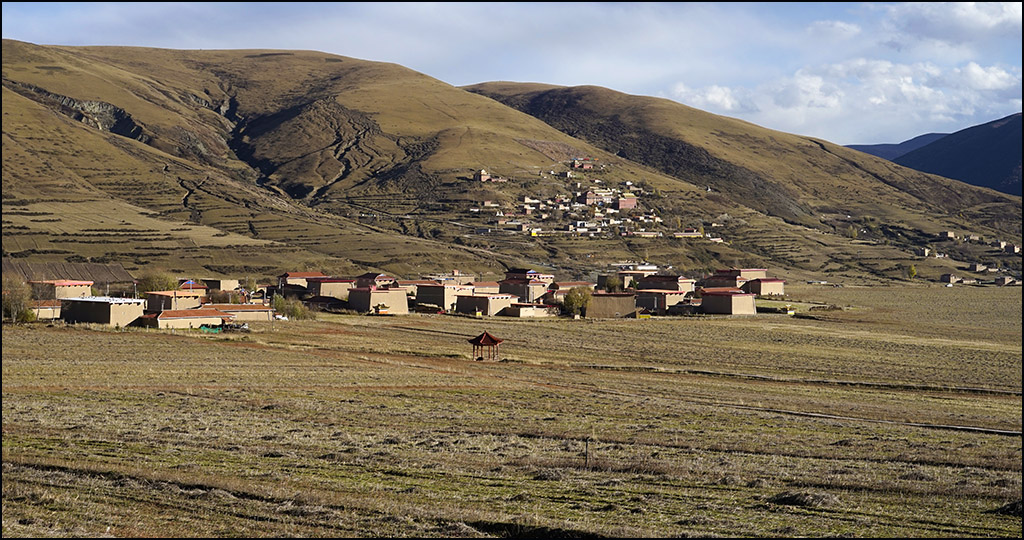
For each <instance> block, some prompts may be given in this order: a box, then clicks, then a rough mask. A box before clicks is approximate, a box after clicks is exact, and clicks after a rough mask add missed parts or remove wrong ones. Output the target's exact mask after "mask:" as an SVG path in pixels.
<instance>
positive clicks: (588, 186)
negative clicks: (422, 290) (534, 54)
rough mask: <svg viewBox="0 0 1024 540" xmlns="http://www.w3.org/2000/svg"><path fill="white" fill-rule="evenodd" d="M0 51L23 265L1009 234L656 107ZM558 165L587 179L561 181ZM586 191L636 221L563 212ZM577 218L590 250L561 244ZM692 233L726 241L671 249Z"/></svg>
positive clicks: (871, 270) (858, 256) (848, 271)
mask: <svg viewBox="0 0 1024 540" xmlns="http://www.w3.org/2000/svg"><path fill="white" fill-rule="evenodd" d="M3 47H4V55H3V58H4V60H3V86H4V90H3V100H4V101H3V102H4V120H3V135H4V138H3V160H4V175H3V197H4V237H3V238H4V254H5V255H9V256H12V257H16V258H23V259H26V260H38V261H40V262H47V261H67V262H100V263H122V264H124V266H125V267H126V268H128V269H129V270H131V269H132V268H141V267H143V266H146V265H159V266H164V267H169V268H173V269H180V270H182V271H184V270H189V271H195V270H204V271H207V272H214V273H237V272H240V271H244V272H251V273H256V274H262V275H275V274H276V273H279V272H281V271H285V270H294V269H297V268H296V267H301V268H298V269H305V268H311V269H312V268H316V269H321V270H324V271H328V272H337V273H351V272H361V271H362V270H364V269H367V268H370V269H381V270H385V271H388V272H391V273H395V274H397V275H399V276H402V277H406V276H408V277H416V275H417V274H419V273H422V272H425V271H432V270H446V269H451V268H455V267H459V268H463V269H466V270H467V271H473V272H477V273H488V272H491V273H496V274H499V273H500V272H501V271H503V269H504V268H506V267H508V266H510V265H548V266H551V267H552V268H553V269H555V270H557V271H558V272H559V273H563V274H567V275H583V274H586V273H588V272H592V271H594V270H595V269H599V268H604V267H606V265H607V264H608V263H609V262H613V261H617V260H621V259H649V260H656V261H658V262H660V263H662V264H667V265H673V266H675V267H676V268H679V269H686V270H693V271H700V270H702V269H707V268H714V267H718V266H723V265H758V266H770V267H773V268H777V269H778V273H780V274H786V275H792V276H794V277H802V276H805V275H807V276H810V275H816V274H822V273H825V274H828V273H840V274H842V275H847V276H849V277H851V278H871V279H888V278H891V277H895V276H898V275H899V273H900V268H901V267H903V266H905V265H906V264H907V261H908V257H909V256H910V255H909V249H910V248H911V247H912V246H913V245H914V244H915V243H920V242H921V241H922V240H926V239H927V238H928V237H929V235H932V234H934V233H935V232H938V231H941V230H946V229H957V230H962V231H971V232H975V233H978V234H981V235H984V236H985V237H1002V238H1006V239H1008V240H1011V241H1013V240H1016V241H1017V242H1018V243H1019V239H1020V216H1021V213H1020V198H1019V197H1017V198H1014V197H1009V196H1004V195H1001V194H996V193H994V192H991V191H990V190H984V189H978V188H972V187H970V186H967V187H963V188H961V187H959V186H956V185H952V184H950V183H949V182H947V181H945V179H941V178H939V177H934V176H931V175H926V174H923V173H917V172H913V171H909V170H908V169H904V168H902V167H899V166H897V165H894V164H892V163H889V162H886V161H884V160H876V159H874V158H869V157H865V156H864V155H863V154H861V153H858V152H854V151H851V150H847V149H844V148H841V147H838V146H835V145H831V144H829V143H827V142H825V141H817V140H810V139H807V138H803V137H797V136H793V135H789V134H785V133H779V132H772V131H769V130H765V129H763V128H759V127H758V126H753V125H750V124H746V123H743V122H738V121H735V120H731V119H728V118H723V117H717V116H714V115H708V114H705V113H701V112H700V111H696V110H693V109H689V108H687V107H685V106H682V105H678V104H674V103H671V102H668V101H667V100H656V99H653V98H640V97H636V96H627V95H624V94H618V93H615V92H611V91H608V90H604V89H598V88H593V87H587V88H580V89H561V88H558V87H552V86H548V85H525V86H520V85H514V84H502V85H483V86H479V87H474V88H471V89H470V90H472V91H466V90H464V89H459V88H455V87H452V86H451V85H448V84H446V83H443V82H441V81H438V80H436V79H434V78H431V77H429V76H428V75H424V74H421V73H417V72H414V71H412V70H409V69H406V68H404V67H402V66H398V65H393V64H384V63H378V62H369V61H363V60H356V59H352V58H345V57H340V56H336V55H329V54H325V53H319V52H314V51H269V50H233V51H187V50H166V49H142V48H130V47H51V46H37V45H33V44H28V43H21V42H14V41H10V40H5V41H4V43H3ZM481 93H483V94H486V95H480V94H481ZM492 98H495V99H492ZM496 99H498V100H499V101H501V102H499V101H496ZM527 113H529V114H527ZM573 158H585V159H586V160H588V163H595V164H598V167H596V168H595V169H593V170H590V171H586V172H585V173H579V172H577V174H576V176H573V170H572V166H571V165H570V163H571V161H570V160H572V159H573ZM480 170H486V171H487V172H488V174H489V175H490V176H493V177H495V178H499V179H501V182H500V183H488V182H481V181H479V180H474V174H475V173H477V172H479V171H480ZM709 188H710V189H709ZM593 190H597V191H603V190H606V191H610V192H613V193H619V194H624V193H628V192H631V191H633V192H636V193H635V194H634V195H637V197H638V198H637V207H636V209H635V210H629V211H627V212H625V213H624V214H622V215H621V216H619V215H616V214H613V213H611V212H605V208H604V207H599V206H598V207H595V206H587V207H583V206H582V205H577V204H576V203H577V200H578V197H579V196H580V195H581V194H583V193H586V192H587V191H593ZM616 196H617V195H616ZM528 200H534V201H538V203H528V202H527V201H528ZM556 201H557V202H556ZM485 203H486V204H487V205H488V206H484V204H485ZM531 204H533V205H534V207H532V208H526V207H527V206H529V205H531ZM537 204H541V205H544V207H543V208H540V207H537V206H536V205H537ZM484 210H486V211H484ZM609 216H611V217H610V218H609ZM598 220H601V221H600V223H599V226H598V227H597V230H599V231H600V233H599V234H598V235H597V236H596V237H589V236H588V237H586V238H581V237H579V236H578V235H575V234H566V233H571V232H572V227H573V226H574V224H576V223H590V222H594V223H597V222H598ZM705 225H707V226H708V227H711V226H712V225H715V226H720V228H718V229H716V230H715V232H716V233H717V234H720V235H721V236H723V237H724V238H725V240H726V241H725V242H722V243H718V244H713V243H710V242H686V241H681V240H677V239H674V238H672V233H673V232H674V231H678V230H681V229H682V228H684V227H698V226H705ZM591 228H594V227H591ZM850 228H856V229H857V230H862V231H864V233H862V236H861V237H860V238H859V239H856V238H850V237H848V236H846V235H845V232H846V231H847V230H848V229H850ZM531 231H540V232H542V233H545V234H532V233H531ZM636 231H643V232H654V233H656V234H660V235H662V236H661V237H660V239H650V240H647V239H641V238H639V237H635V236H633V235H632V234H633V233H634V232H636ZM854 240H856V241H854ZM1018 261H1019V257H1018ZM1011 262H1012V261H1011ZM929 264H930V265H931V266H933V267H934V268H931V269H929V270H928V271H929V272H932V273H933V274H935V275H938V273H941V272H943V271H945V270H948V269H949V267H950V264H952V263H946V262H944V261H937V262H932V263H929ZM1017 266H1018V267H1019V262H1018V263H1017ZM567 277H568V276H567Z"/></svg>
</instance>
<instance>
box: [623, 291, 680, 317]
mask: <svg viewBox="0 0 1024 540" xmlns="http://www.w3.org/2000/svg"><path fill="white" fill-rule="evenodd" d="M689 294H691V291H676V290H671V289H637V291H636V307H638V308H640V309H646V310H647V311H648V312H650V313H653V314H655V315H665V314H666V313H668V310H669V308H671V307H672V306H674V305H676V304H679V303H682V302H683V301H684V300H685V299H686V298H687V295H689Z"/></svg>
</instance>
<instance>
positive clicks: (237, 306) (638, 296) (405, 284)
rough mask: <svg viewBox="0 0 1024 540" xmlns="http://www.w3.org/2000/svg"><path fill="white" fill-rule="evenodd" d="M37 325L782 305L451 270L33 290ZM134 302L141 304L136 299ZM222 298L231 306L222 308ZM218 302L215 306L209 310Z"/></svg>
mask: <svg viewBox="0 0 1024 540" xmlns="http://www.w3.org/2000/svg"><path fill="white" fill-rule="evenodd" d="M28 284H29V286H31V289H32V297H33V298H34V299H35V300H33V301H32V303H31V307H30V309H31V310H32V312H33V314H34V318H35V320H40V321H57V320H59V321H63V322H64V323H66V324H79V323H92V324H103V325H109V326H114V327H120V328H124V327H141V328H154V329H203V330H209V331H213V329H218V331H219V330H221V329H243V326H244V328H247V325H248V322H252V321H274V320H280V319H282V318H284V316H283V315H282V314H281V313H279V312H278V310H276V309H275V304H276V301H277V299H286V300H290V301H293V302H301V304H302V305H304V306H306V307H307V308H309V309H311V310H313V311H320V312H334V313H358V314H366V315H375V316H394V315H408V314H411V313H431V314H450V315H458V316H470V317H496V316H500V317H516V318H533V317H559V316H566V317H573V318H580V317H584V318H590V319H594V318H598V319H601V318H649V317H651V316H672V315H755V314H756V313H758V308H757V306H756V305H755V299H757V298H774V299H784V298H785V290H784V287H785V281H784V280H782V279H778V278H773V277H770V276H768V274H767V270H765V269H725V270H718V271H716V272H715V273H713V274H711V275H708V276H706V277H705V278H703V279H701V280H695V279H691V278H687V277H684V276H682V275H680V274H676V273H666V272H664V271H659V268H658V266H656V265H652V264H643V263H622V264H619V265H616V267H615V268H614V269H612V270H611V271H609V272H607V273H604V274H601V275H599V276H598V280H597V281H596V282H589V281H558V280H556V279H555V276H554V274H550V273H545V272H542V271H538V270H534V269H529V268H518V269H510V270H508V271H507V272H506V273H505V278H504V279H502V280H500V281H480V280H478V279H477V278H476V276H473V275H468V274H464V273H462V272H459V271H458V270H453V271H452V272H450V273H445V274H430V275H425V276H423V277H422V278H421V279H415V280H402V279H396V278H394V277H392V276H389V275H386V274H382V273H375V272H368V273H365V274H362V275H359V276H355V277H338V276H329V275H325V274H323V273H321V272H285V273H283V274H281V275H280V276H278V277H277V283H274V284H270V285H266V286H262V287H258V288H256V289H255V290H248V289H246V288H244V287H242V286H241V285H240V281H239V280H234V279H213V278H210V279H200V280H196V279H182V280H180V285H179V287H178V288H175V289H172V290H159V291H146V292H144V293H141V294H135V295H133V297H114V296H102V295H96V294H94V293H95V292H96V291H95V290H94V287H93V285H94V283H93V282H92V281H86V280H68V279H64V280H33V281H29V282H28ZM138 296H142V297H138ZM226 298H230V299H232V300H236V301H234V302H225V301H223V300H224V299H226ZM217 300H221V301H217Z"/></svg>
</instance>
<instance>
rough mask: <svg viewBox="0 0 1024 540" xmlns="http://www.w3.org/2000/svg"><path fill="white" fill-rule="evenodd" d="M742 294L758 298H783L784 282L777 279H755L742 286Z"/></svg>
mask: <svg viewBox="0 0 1024 540" xmlns="http://www.w3.org/2000/svg"><path fill="white" fill-rule="evenodd" d="M741 289H743V291H744V292H748V293H752V294H756V295H759V296H785V294H786V280H784V279H779V278H757V279H752V280H750V281H748V282H746V283H744V284H743V286H742V287H741Z"/></svg>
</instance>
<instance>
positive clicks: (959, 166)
mask: <svg viewBox="0 0 1024 540" xmlns="http://www.w3.org/2000/svg"><path fill="white" fill-rule="evenodd" d="M1021 131H1022V130H1021V113H1017V114H1013V115H1010V116H1007V117H1006V118H1002V119H1000V120H996V121H993V122H989V123H987V124H981V125H980V126H974V127H971V128H967V129H964V130H961V131H957V132H956V133H953V134H951V135H947V136H946V137H942V138H941V139H939V140H937V141H935V142H933V143H931V144H928V145H926V146H923V147H921V148H918V149H917V150H914V151H911V152H907V153H906V154H904V155H902V156H900V157H898V158H896V159H894V160H893V161H894V162H896V163H899V164H900V165H903V166H904V167H910V168H912V169H917V170H919V171H922V172H927V173H932V174H937V175H940V176H945V177H946V178H953V179H956V180H960V181H963V182H966V183H968V184H971V185H974V186H981V187H987V188H992V189H994V190H997V191H1001V192H1003V193H1009V194H1010V195H1017V196H1020V195H1021V170H1020V169H1021V142H1022V141H1021Z"/></svg>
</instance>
